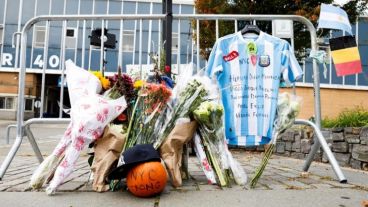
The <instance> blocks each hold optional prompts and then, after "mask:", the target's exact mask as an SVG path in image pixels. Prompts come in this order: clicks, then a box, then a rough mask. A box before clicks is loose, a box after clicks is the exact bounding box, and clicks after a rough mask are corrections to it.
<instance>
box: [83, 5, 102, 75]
mask: <svg viewBox="0 0 368 207" xmlns="http://www.w3.org/2000/svg"><path fill="white" fill-rule="evenodd" d="M95 5H96V0H93V1H92V15H95ZM84 20H87V19H84ZM91 20H92V22H91V32H90V34H91V33H92V31H93V26H94V21H93V20H95V19H91ZM101 20H102V19H101ZM92 50H93V47H92V46H91V45H89V51H88V69H91V58H92Z"/></svg>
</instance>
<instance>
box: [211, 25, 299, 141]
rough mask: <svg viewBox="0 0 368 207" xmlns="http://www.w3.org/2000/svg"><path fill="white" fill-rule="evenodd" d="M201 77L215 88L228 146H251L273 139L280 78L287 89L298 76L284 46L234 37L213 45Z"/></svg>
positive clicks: (264, 38) (268, 38)
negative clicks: (218, 92) (206, 78)
mask: <svg viewBox="0 0 368 207" xmlns="http://www.w3.org/2000/svg"><path fill="white" fill-rule="evenodd" d="M206 74H207V75H208V76H210V77H211V78H216V79H217V82H218V85H219V87H220V91H221V99H222V103H223V105H224V109H225V135H226V139H227V141H228V143H229V145H236V146H254V145H262V144H267V143H268V142H269V141H270V140H271V138H272V130H273V121H274V119H275V114H276V107H277V97H278V91H279V83H280V79H281V76H282V78H283V80H284V81H285V82H286V83H292V82H294V81H296V80H297V79H298V78H299V77H301V76H302V70H301V68H300V66H299V64H298V62H297V60H296V58H295V56H294V53H293V51H292V49H291V47H290V44H289V43H288V42H287V41H285V40H282V39H280V38H277V37H274V36H271V35H268V34H266V33H264V32H260V34H259V35H258V36H253V37H243V36H242V34H241V32H237V33H235V34H231V35H227V36H224V37H222V38H220V39H218V40H217V42H216V43H215V45H214V47H213V50H212V51H211V55H210V57H209V60H208V66H207V70H206Z"/></svg>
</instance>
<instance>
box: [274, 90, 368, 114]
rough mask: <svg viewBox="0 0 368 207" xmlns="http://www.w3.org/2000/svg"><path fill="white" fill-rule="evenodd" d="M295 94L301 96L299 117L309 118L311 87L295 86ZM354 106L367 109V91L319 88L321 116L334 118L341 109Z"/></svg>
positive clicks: (311, 103) (310, 111)
mask: <svg viewBox="0 0 368 207" xmlns="http://www.w3.org/2000/svg"><path fill="white" fill-rule="evenodd" d="M282 91H287V92H292V89H284V88H283V89H281V92H282ZM296 94H297V95H298V96H301V97H302V98H303V99H302V109H301V112H300V114H299V118H302V119H309V118H311V117H312V116H313V115H314V95H313V88H309V87H297V88H296ZM356 106H363V107H365V108H366V109H368V91H365V90H349V89H327V88H321V115H322V118H325V117H328V118H335V117H336V116H337V115H338V114H339V113H340V112H341V111H342V110H344V109H351V108H354V107H356Z"/></svg>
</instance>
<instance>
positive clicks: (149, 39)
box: [147, 2, 153, 65]
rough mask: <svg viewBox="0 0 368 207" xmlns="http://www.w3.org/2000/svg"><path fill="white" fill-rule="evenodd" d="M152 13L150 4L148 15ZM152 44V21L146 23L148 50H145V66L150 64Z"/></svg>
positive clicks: (151, 4)
mask: <svg viewBox="0 0 368 207" xmlns="http://www.w3.org/2000/svg"><path fill="white" fill-rule="evenodd" d="M152 13H153V3H152V2H151V3H150V14H152ZM151 42H152V20H149V22H148V49H147V65H149V64H151V57H150V53H151V50H152V49H151V44H152V43H151Z"/></svg>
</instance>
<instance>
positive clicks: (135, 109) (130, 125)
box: [123, 96, 141, 152]
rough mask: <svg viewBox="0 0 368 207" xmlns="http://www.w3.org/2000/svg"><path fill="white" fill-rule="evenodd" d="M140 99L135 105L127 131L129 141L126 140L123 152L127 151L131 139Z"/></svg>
mask: <svg viewBox="0 0 368 207" xmlns="http://www.w3.org/2000/svg"><path fill="white" fill-rule="evenodd" d="M140 98H141V97H140V96H138V98H137V101H136V103H135V104H134V108H133V112H132V116H131V118H130V120H129V125H128V130H127V139H126V140H125V142H124V145H123V152H124V151H125V150H126V147H127V143H128V140H129V137H130V132H131V130H132V125H133V120H134V116H135V112H136V111H137V106H138V104H139V101H140Z"/></svg>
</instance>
